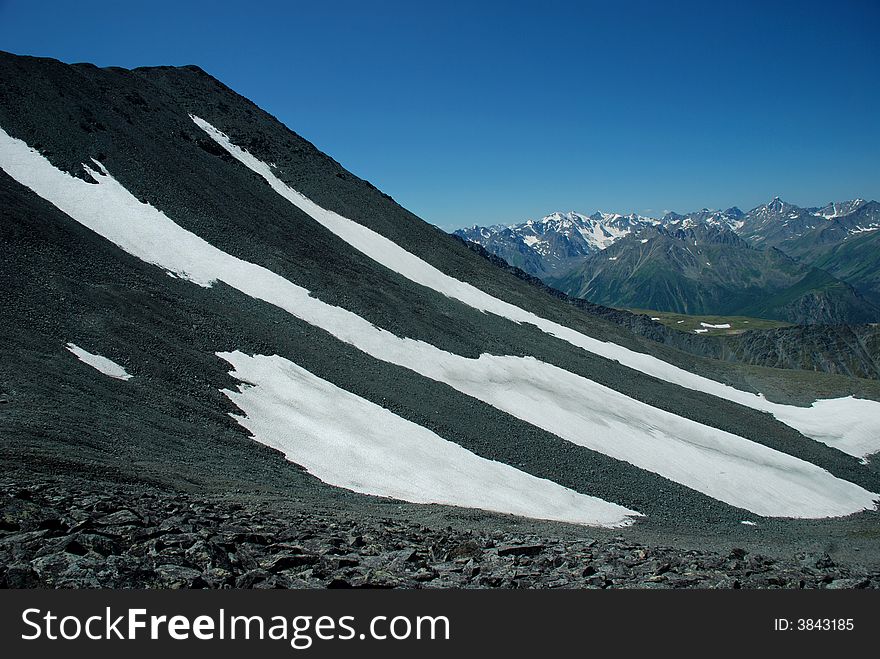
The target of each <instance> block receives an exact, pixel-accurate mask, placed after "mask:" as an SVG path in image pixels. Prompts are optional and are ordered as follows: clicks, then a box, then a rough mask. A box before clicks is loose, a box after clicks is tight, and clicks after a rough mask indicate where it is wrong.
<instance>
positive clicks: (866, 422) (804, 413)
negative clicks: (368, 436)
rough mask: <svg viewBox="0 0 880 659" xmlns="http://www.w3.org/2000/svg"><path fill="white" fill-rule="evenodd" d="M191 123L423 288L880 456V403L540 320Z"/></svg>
mask: <svg viewBox="0 0 880 659" xmlns="http://www.w3.org/2000/svg"><path fill="white" fill-rule="evenodd" d="M192 120H193V121H194V122H195V123H196V124H197V125H198V126H199V127H201V128H202V129H203V130H204V131H205V132H206V133H207V134H208V135H209V136H210V137H211V138H212V139H214V141H216V142H217V143H218V144H219V145H220V146H222V147H223V148H224V149H226V150H227V151H228V152H229V153H230V154H231V155H232V156H234V157H235V158H236V159H238V160H239V161H240V162H241V163H242V164H244V165H245V166H247V167H248V168H249V169H251V170H253V171H254V172H255V173H257V174H259V175H260V176H262V177H263V178H264V179H265V180H266V182H267V183H268V184H269V185H270V186H271V187H272V189H273V190H275V191H276V192H277V193H278V194H280V195H281V196H282V197H284V198H285V199H287V200H288V201H290V202H291V203H292V204H293V205H294V206H296V207H297V208H299V209H300V210H302V211H304V212H305V213H306V214H308V215H309V216H311V217H312V218H313V219H314V220H316V221H317V222H319V223H320V224H322V225H323V226H324V227H326V228H327V229H329V230H330V231H332V232H333V233H334V234H336V235H337V236H339V237H340V238H342V239H343V240H345V241H346V242H347V243H348V244H350V245H351V246H352V247H354V248H356V249H358V250H359V251H361V252H363V253H364V254H366V255H367V256H369V257H370V258H372V259H373V260H375V261H377V262H378V263H380V264H382V265H384V266H385V267H387V268H389V269H390V270H393V271H395V272H397V273H400V274H401V275H403V276H404V277H407V278H408V279H410V280H411V281H413V282H415V283H417V284H421V285H423V286H427V287H428V288H432V289H434V290H435V291H437V292H439V293H442V294H444V295H446V296H448V297H451V298H454V299H456V300H459V301H460V302H463V303H465V304H467V305H469V306H471V307H474V308H475V309H479V310H480V311H483V312H491V313H493V314H496V315H498V316H502V317H504V318H507V319H509V320H512V321H514V322H517V323H530V324H532V325H535V326H536V327H538V328H539V329H541V330H543V331H544V332H546V333H548V334H551V335H553V336H555V337H557V338H560V339H562V340H564V341H567V342H569V343H571V344H572V345H575V346H577V347H579V348H582V349H584V350H587V351H589V352H592V353H595V354H597V355H600V356H602V357H606V358H608V359H611V360H616V361H618V362H620V363H621V364H623V365H624V366H627V367H629V368H632V369H635V370H637V371H641V372H642V373H646V374H648V375H651V376H653V377H656V378H658V379H660V380H665V381H666V382H671V383H673V384H677V385H679V386H682V387H686V388H688V389H694V390H696V391H701V392H705V393H708V394H712V395H713V396H717V397H719V398H724V399H726V400H729V401H732V402H734V403H738V404H740V405H745V406H747V407H751V408H753V409H756V410H761V411H764V412H769V413H771V414H773V415H774V416H775V417H776V418H777V419H779V420H780V421H782V422H783V423H785V424H787V425H789V426H791V427H792V428H794V429H796V430H798V431H800V432H801V433H802V434H804V435H806V436H808V437H811V438H813V439H815V440H817V441H820V442H823V443H825V444H828V445H829V446H833V447H834V448H836V449H839V450H841V451H844V452H845V453H849V454H850V455H854V456H857V457H860V456H864V455H868V454H870V453H875V452H877V451H880V403H877V402H875V401H869V400H863V399H856V398H853V397H851V396H850V397H846V398H840V399H834V400H828V401H824V400H823V401H818V402H816V403H814V404H813V406H812V407H796V406H793V405H781V404H778V403H773V402H770V401H768V400H766V399H765V398H763V397H762V396H759V395H757V394H752V393H748V392H745V391H740V390H738V389H735V388H733V387H731V386H729V385H725V384H722V383H720V382H716V381H715V380H711V379H709V378H705V377H702V376H700V375H696V374H694V373H690V372H689V371H686V370H684V369H681V368H678V367H677V366H673V365H672V364H669V363H668V362H664V361H662V360H660V359H657V358H656V357H653V356H651V355H647V354H644V353H640V352H635V351H633V350H629V349H628V348H624V347H622V346H619V345H616V344H614V343H610V342H604V341H599V340H598V339H594V338H592V337H589V336H587V335H585V334H581V333H580V332H578V331H576V330H573V329H571V328H569V327H566V326H564V325H560V324H559V323H555V322H553V321H550V320H547V319H545V318H541V317H540V316H537V315H535V314H533V313H531V312H529V311H526V310H524V309H521V308H520V307H517V306H515V305H513V304H509V303H507V302H504V301H503V300H499V299H498V298H496V297H493V296H491V295H489V294H488V293H485V292H483V291H481V290H479V289H478V288H476V287H474V286H472V285H471V284H468V283H466V282H462V281H459V280H458V279H454V278H453V277H450V276H448V275H446V274H444V273H443V272H441V271H440V270H438V269H437V268H435V267H434V266H432V265H431V264H429V263H427V262H425V261H423V260H422V259H420V258H419V257H417V256H415V255H414V254H412V253H410V252H408V251H406V250H405V249H403V248H402V247H400V246H399V245H397V244H396V243H394V242H392V241H391V240H388V239H387V238H385V237H384V236H382V235H381V234H378V233H376V232H375V231H372V230H371V229H368V228H367V227H365V226H363V225H362V224H358V223H357V222H354V221H353V220H349V219H347V218H345V217H343V216H341V215H339V214H338V213H335V212H333V211H330V210H327V209H325V208H321V207H320V206H318V205H317V204H316V203H314V202H313V201H311V200H310V199H308V198H307V197H305V196H304V195H302V194H301V193H299V192H297V191H296V190H294V189H292V188H290V187H289V186H288V185H287V184H286V183H284V182H283V181H281V180H280V179H279V178H278V177H277V176H275V174H274V173H273V172H272V169H271V168H270V167H269V165H267V164H266V163H264V162H262V161H261V160H259V159H257V158H256V157H254V156H253V155H252V154H250V153H248V152H247V151H245V150H244V149H242V148H240V147H238V146H236V145H235V144H232V142H230V140H229V138H228V137H227V136H226V135H225V134H224V133H222V132H221V131H219V130H217V129H216V128H214V127H213V126H212V125H211V124H209V123H208V122H207V121H205V120H203V119H200V118H199V117H196V116H193V117H192ZM832 411H833V412H834V413H833V414H830V413H829V412H832Z"/></svg>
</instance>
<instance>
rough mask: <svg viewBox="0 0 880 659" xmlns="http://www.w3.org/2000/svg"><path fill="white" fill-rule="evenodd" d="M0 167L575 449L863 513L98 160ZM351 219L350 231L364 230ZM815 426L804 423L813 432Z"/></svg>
mask: <svg viewBox="0 0 880 659" xmlns="http://www.w3.org/2000/svg"><path fill="white" fill-rule="evenodd" d="M0 165H2V167H3V169H5V170H6V171H7V172H8V173H9V174H10V175H11V176H12V177H13V178H15V179H16V180H18V181H19V182H21V183H22V184H24V185H26V186H27V187H29V188H31V189H32V190H34V191H35V192H36V193H37V194H39V195H40V196H42V197H43V198H45V199H47V200H48V201H50V202H51V203H53V204H55V206H57V207H58V208H59V209H61V210H62V211H63V212H65V213H67V214H68V215H69V216H70V217H72V218H73V219H75V220H77V221H79V222H80V223H82V224H83V225H85V226H87V227H89V228H90V229H92V230H93V231H95V232H97V233H99V234H100V235H102V236H104V237H105V238H107V239H108V240H110V241H111V242H113V243H115V244H116V245H118V246H119V247H121V248H123V249H124V250H125V251H127V252H129V253H131V254H133V255H134V256H137V257H138V258H141V259H142V260H144V261H146V262H149V263H153V264H155V265H158V266H160V267H162V268H164V269H166V270H168V271H171V272H173V273H175V274H176V275H177V276H179V277H181V278H185V279H188V280H190V281H192V282H194V283H196V284H199V285H201V286H210V285H211V283H212V282H214V281H217V280H222V281H224V282H226V283H227V284H228V285H230V286H232V287H234V288H236V289H238V290H240V291H241V292H243V293H245V294H247V295H250V296H253V297H255V298H258V299H261V300H264V301H266V302H268V303H270V304H273V305H276V306H278V307H280V308H282V309H284V310H286V311H288V312H289V313H291V314H292V315H294V316H296V317H298V318H300V319H302V320H304V321H306V322H308V323H310V324H312V325H314V326H316V327H319V328H322V329H323V330H325V331H327V332H329V333H330V334H332V335H333V336H335V337H336V338H338V339H340V340H342V341H344V342H346V343H349V344H351V345H353V346H355V347H357V348H358V349H360V350H362V351H363V352H365V353H367V354H369V355H371V356H372V357H375V358H377V359H380V360H383V361H386V362H390V363H393V364H397V365H399V366H402V367H405V368H408V369H410V370H412V371H414V372H416V373H419V374H421V375H423V376H425V377H428V378H431V379H434V380H437V381H439V382H443V383H446V384H448V385H449V386H451V387H453V388H455V389H456V390H458V391H460V392H462V393H465V394H467V395H470V396H472V397H474V398H477V399H479V400H481V401H484V402H486V403H488V404H490V405H493V406H495V407H496V408H498V409H500V410H503V411H505V412H507V413H509V414H511V415H513V416H515V417H517V418H519V419H522V420H523V421H527V422H529V423H532V424H534V425H535V426H538V427H540V428H543V429H545V430H547V431H549V432H551V433H554V434H556V435H558V436H559V437H562V438H564V439H566V440H568V441H571V442H573V443H575V444H579V445H581V446H585V447H588V448H591V449H593V450H596V451H600V452H602V453H605V454H607V455H609V456H612V457H614V458H617V459H619V460H623V461H626V462H630V463H632V464H634V465H636V466H638V467H642V468H644V469H646V470H649V471H653V472H656V473H658V474H660V475H662V476H664V477H666V478H669V479H670V480H673V481H676V482H678V483H681V484H683V485H686V486H688V487H691V488H693V489H695V490H697V491H700V492H703V493H705V494H707V495H708V496H711V497H714V498H716V499H719V500H721V501H724V502H727V503H729V504H731V505H734V506H738V507H741V508H744V509H747V510H749V511H751V512H753V513H756V514H759V515H768V516H785V517H827V516H835V515H845V514H849V513H852V512H856V511H859V510H864V509H870V508H873V507H874V505H875V504H874V502H875V500H876V499H877V498H878V497H877V495H875V494H872V493H871V492H868V491H867V490H865V489H863V488H861V487H859V486H857V485H855V484H853V483H850V482H848V481H844V480H842V479H839V478H836V477H834V476H833V475H831V474H830V473H828V472H827V471H825V470H823V469H821V468H819V467H817V466H816V465H813V464H811V463H808V462H806V461H804V460H801V459H799V458H796V457H793V456H791V455H787V454H785V453H782V452H779V451H775V450H773V449H770V448H768V447H766V446H764V445H762V444H758V443H756V442H752V441H749V440H747V439H744V438H742V437H739V436H737V435H733V434H731V433H728V432H724V431H720V430H717V429H715V428H712V427H709V426H705V425H702V424H699V423H697V422H695V421H692V420H690V419H686V418H683V417H678V416H676V415H674V414H671V413H669V412H666V411H663V410H659V409H657V408H653V407H651V406H649V405H647V404H645V403H642V402H640V401H637V400H634V399H632V398H630V397H628V396H625V395H623V394H621V393H619V392H617V391H615V390H613V389H610V388H608V387H605V386H602V385H600V384H597V383H595V382H593V381H591V380H588V379H586V378H583V377H581V376H578V375H575V374H573V373H570V372H568V371H565V370H563V369H560V368H557V367H555V366H551V365H549V364H546V363H543V362H540V361H538V360H536V359H534V358H529V357H526V358H521V357H504V356H491V355H486V354H484V355H481V356H480V357H479V358H478V359H469V358H466V357H461V356H459V355H455V354H452V353H448V352H445V351H443V350H440V349H439V348H437V347H435V346H433V345H430V344H428V343H425V342H422V341H417V340H414V339H409V338H399V337H397V336H395V335H394V334H392V333H390V332H388V331H386V330H383V329H381V328H377V327H375V326H374V325H372V324H371V323H369V322H368V321H366V320H365V319H363V318H361V317H360V316H358V315H356V314H354V313H351V312H350V311H347V310H345V309H342V308H339V307H335V306H331V305H328V304H326V303H324V302H321V301H320V300H317V299H315V298H313V297H311V296H310V295H309V291H308V290H306V289H305V288H302V287H301V286H298V285H296V284H294V283H292V282H290V281H288V280H286V279H284V278H283V277H281V276H279V275H277V274H275V273H273V272H271V271H270V270H267V269H266V268H263V267H261V266H258V265H256V264H253V263H248V262H246V261H243V260H241V259H238V258H236V257H234V256H232V255H230V254H227V253H225V252H223V251H221V250H219V249H217V248H216V247H214V246H212V245H210V244H209V243H208V242H206V241H205V240H203V239H201V238H199V237H198V236H196V235H194V234H192V233H190V232H189V231H186V230H185V229H183V228H182V227H180V226H178V225H177V224H175V223H174V222H173V221H172V220H171V219H170V218H168V217H167V216H166V215H165V214H164V213H162V212H161V211H159V210H157V209H156V208H154V207H152V206H150V205H148V204H145V203H142V202H140V201H139V200H138V199H137V198H135V197H134V196H133V195H132V194H131V193H129V192H128V191H127V190H126V189H125V188H124V187H123V186H122V185H121V184H120V183H119V182H118V181H116V180H115V179H114V178H113V177H112V176H111V175H110V174H109V173H108V172H107V171H106V169H104V168H103V166H100V165H97V166H98V167H99V168H100V169H101V172H98V171H95V170H92V169H90V168H89V171H90V174H91V175H92V176H93V178H94V179H95V181H96V182H97V185H95V184H90V183H87V182H85V181H82V180H80V179H77V178H75V177H73V176H71V175H70V174H67V173H65V172H63V171H60V170H58V169H56V168H55V167H54V166H52V164H51V163H50V162H49V161H48V160H46V159H45V158H44V157H43V156H41V155H40V154H39V153H37V152H36V151H34V150H32V149H29V148H28V147H27V145H26V144H25V143H24V142H22V141H20V140H16V139H12V138H10V137H9V136H8V135H6V134H5V133H3V134H2V135H0ZM355 226H356V227H359V229H355V230H356V231H361V230H362V231H368V230H367V229H365V228H364V227H360V225H355ZM370 233H372V232H370ZM365 235H366V234H365ZM409 256H410V257H411V258H415V257H412V255H409ZM453 281H454V280H453ZM459 283H460V282H459ZM462 286H467V285H465V284H462ZM514 308H515V307H514ZM536 318H537V317H536ZM539 320H540V319H539ZM560 327H561V326H560ZM563 329H565V328H563ZM575 334H576V333H575ZM577 336H582V335H577ZM583 338H587V337H583ZM597 343H598V342H597ZM604 345H613V344H604ZM632 354H633V355H638V353H632ZM641 356H642V357H646V356H644V355H641ZM659 363H662V362H659ZM707 382H710V381H707ZM827 402H828V403H830V404H834V403H837V402H839V401H827ZM792 409H795V410H797V409H798V408H792ZM824 427H825V426H822V425H821V424H820V427H819V428H817V429H813V430H814V431H815V432H816V433H817V434H818V431H819V430H822V429H824Z"/></svg>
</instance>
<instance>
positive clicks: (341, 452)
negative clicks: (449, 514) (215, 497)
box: [217, 351, 641, 527]
mask: <svg viewBox="0 0 880 659" xmlns="http://www.w3.org/2000/svg"><path fill="white" fill-rule="evenodd" d="M217 354H218V356H220V357H222V358H223V359H225V360H226V361H227V362H229V363H230V364H231V365H232V366H233V367H234V369H235V370H233V371H232V372H231V373H230V375H232V376H233V377H235V378H237V379H238V380H240V381H242V382H245V383H247V384H246V385H243V386H241V387H239V390H238V391H229V390H223V393H224V394H225V395H226V396H228V397H229V399H230V400H231V401H232V402H233V403H235V405H237V406H238V407H239V408H240V409H241V410H242V411H243V412H244V413H245V416H239V415H235V414H233V415H232V416H233V418H235V419H236V420H237V421H238V422H239V423H240V424H241V425H242V426H243V427H244V428H246V429H247V430H248V431H250V432H251V434H252V435H253V436H254V439H256V440H257V441H258V442H260V443H262V444H265V445H267V446H270V447H272V448H274V449H277V450H279V451H281V452H282V453H284V455H285V457H287V459H288V460H290V461H291V462H295V463H297V464H299V465H302V466H303V467H305V468H306V470H307V471H308V472H309V473H310V474H312V475H314V476H315V477H317V478H319V479H320V480H322V481H324V482H325V483H329V484H330V485H335V486H337V487H343V488H346V489H348V490H353V491H355V492H360V493H362V494H372V495H375V496H381V497H392V498H394V499H402V500H403V501H410V502H412V503H436V504H445V505H450V506H462V507H465V508H479V509H482V510H490V511H494V512H499V513H508V514H511V515H520V516H522V517H532V518H535V519H547V520H554V521H557V522H571V523H574V524H587V525H592V526H608V527H618V526H627V525H629V524H631V523H632V521H633V518H634V517H637V516H641V515H640V514H639V513H637V512H635V511H632V510H628V509H627V508H624V507H622V506H618V505H617V504H613V503H609V502H607V501H604V500H602V499H598V498H596V497H592V496H587V495H584V494H580V493H578V492H575V491H574V490H571V489H568V488H566V487H563V486H561V485H559V484H557V483H554V482H553V481H549V480H546V479H543V478H538V477H536V476H533V475H531V474H528V473H526V472H524V471H521V470H519V469H516V468H514V467H511V466H510V465H507V464H504V463H501V462H496V461H494V460H488V459H486V458H482V457H480V456H478V455H476V454H474V453H472V452H470V451H468V450H466V449H464V448H462V447H461V446H459V445H458V444H455V443H453V442H450V441H448V440H446V439H443V438H442V437H440V436H438V435H436V434H435V433H433V432H431V431H430V430H428V429H427V428H424V427H422V426H420V425H418V424H415V423H413V422H412V421H408V420H407V419H404V418H402V417H400V416H398V415H396V414H394V413H392V412H390V411H389V410H386V409H383V408H382V407H380V406H379V405H376V404H375V403H372V402H370V401H368V400H366V399H364V398H361V397H360V396H357V395H355V394H353V393H350V392H348V391H346V390H344V389H340V388H339V387H337V386H336V385H334V384H332V383H330V382H328V381H326V380H323V379H321V378H319V377H317V376H316V375H313V374H312V373H310V372H309V371H307V370H305V369H304V368H302V367H300V366H299V365H297V364H295V363H293V362H291V361H289V360H287V359H284V358H282V357H279V356H278V355H273V356H271V357H268V356H262V355H255V356H253V357H251V356H248V355H245V354H244V353H242V352H239V351H235V352H224V353H217Z"/></svg>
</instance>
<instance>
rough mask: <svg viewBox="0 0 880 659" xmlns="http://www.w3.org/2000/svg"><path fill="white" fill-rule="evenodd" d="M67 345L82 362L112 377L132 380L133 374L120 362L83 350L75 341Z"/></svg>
mask: <svg viewBox="0 0 880 659" xmlns="http://www.w3.org/2000/svg"><path fill="white" fill-rule="evenodd" d="M65 347H66V348H67V349H68V350H69V351H70V352H72V353H73V354H74V355H76V356H77V358H78V359H79V360H80V361H81V362H83V363H84V364H88V365H89V366H91V367H92V368H93V369H95V370H96V371H99V372H101V373H103V374H104V375H109V376H110V377H111V378H116V379H117V380H131V378H132V376H131V375H130V374H129V373H127V372H126V370H125V369H124V368H122V367H121V366H120V365H119V364H117V363H116V362H114V361H112V360H110V359H107V358H106V357H103V356H102V355H96V354H94V353H91V352H88V351H87V350H83V349H82V348H80V347H79V346H78V345H76V344H75V343H68V344H67V345H66V346H65Z"/></svg>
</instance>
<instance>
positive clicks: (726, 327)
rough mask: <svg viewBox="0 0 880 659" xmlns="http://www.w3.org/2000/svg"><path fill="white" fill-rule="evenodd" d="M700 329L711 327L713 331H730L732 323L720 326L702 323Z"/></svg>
mask: <svg viewBox="0 0 880 659" xmlns="http://www.w3.org/2000/svg"><path fill="white" fill-rule="evenodd" d="M700 327H709V328H711V329H730V323H721V324H719V325H711V324H709V323H700Z"/></svg>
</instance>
